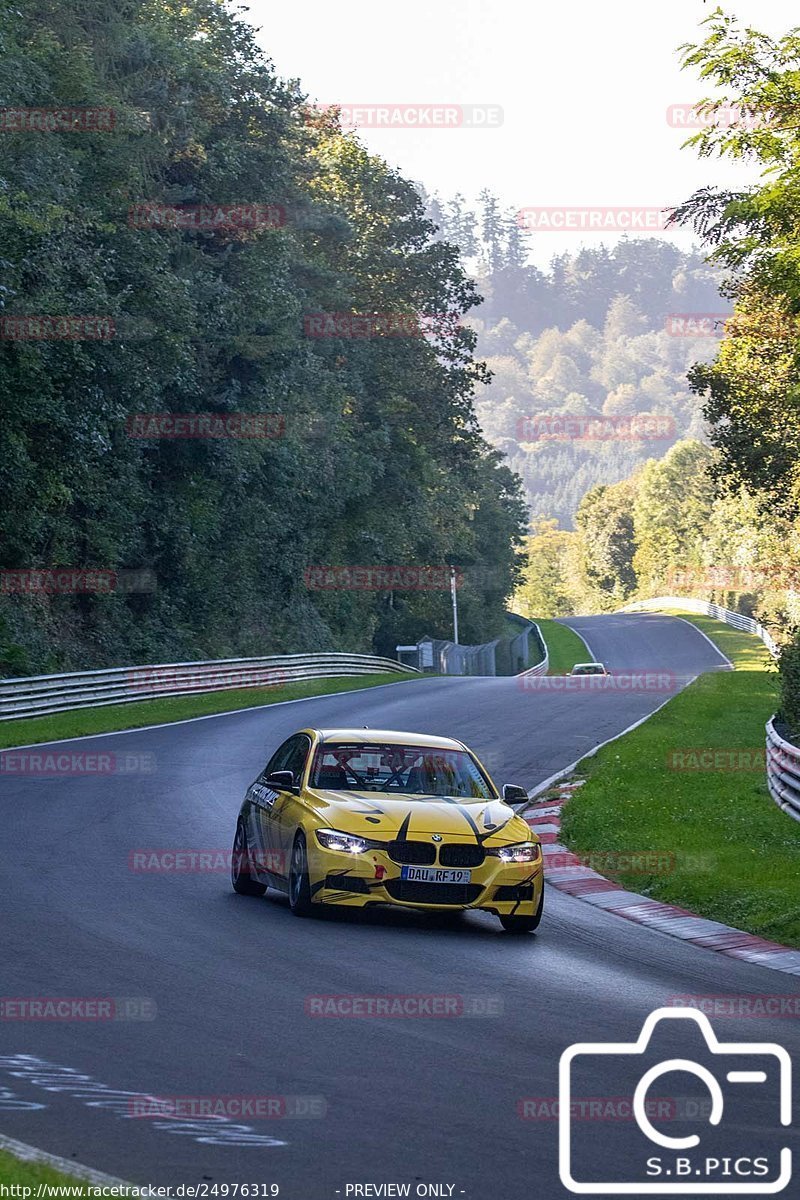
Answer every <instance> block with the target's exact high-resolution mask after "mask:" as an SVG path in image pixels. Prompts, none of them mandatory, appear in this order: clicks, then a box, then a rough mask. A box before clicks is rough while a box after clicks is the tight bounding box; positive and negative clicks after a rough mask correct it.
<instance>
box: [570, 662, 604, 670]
mask: <svg viewBox="0 0 800 1200" xmlns="http://www.w3.org/2000/svg"><path fill="white" fill-rule="evenodd" d="M603 665H604V664H603V663H601V662H585V663H575V667H602V666H603ZM575 667H573V668H572V669H573V671H574V670H575Z"/></svg>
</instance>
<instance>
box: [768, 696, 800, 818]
mask: <svg viewBox="0 0 800 1200" xmlns="http://www.w3.org/2000/svg"><path fill="white" fill-rule="evenodd" d="M767 787H768V788H769V794H770V796H772V799H773V800H774V801H775V803H776V804H777V805H778V808H780V809H783V811H784V812H785V813H788V814H789V816H790V817H794V819H795V821H800V746H793V745H792V743H791V742H787V741H786V740H785V739H784V738H782V737H781V735H780V734H779V733H778V731H777V729H776V728H775V718H774V717H770V719H769V721H767Z"/></svg>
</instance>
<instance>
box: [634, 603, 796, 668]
mask: <svg viewBox="0 0 800 1200" xmlns="http://www.w3.org/2000/svg"><path fill="white" fill-rule="evenodd" d="M661 608H683V609H685V610H686V611H687V612H695V613H704V614H705V615H706V616H707V617H716V618H717V620H718V621H724V622H725V624H726V625H732V626H733V628H734V629H741V630H742V631H743V632H744V633H754V634H755V635H756V637H760V638H761V640H762V642H763V643H764V645H765V646H766V647H767V649H768V650H769V652H770V654H771V655H772V657H773V658H777V657H778V654H779V653H780V647H779V646H778V644H777V642H776V641H775V639H774V638H773V637H772V635H771V634H770V632H769V630H767V629H765V628H764V626H763V625H759V623H758V621H754V620H753V618H752V617H744V616H742V614H741V613H737V612H732V610H731V609H729V608H721V607H720V605H719V604H712V603H711V601H710V600H695V599H693V597H691V596H656V597H655V598H654V599H653V600H637V601H636V602H635V603H634V604H626V605H625V607H624V608H620V609H617V611H618V612H647V611H654V610H658V609H661Z"/></svg>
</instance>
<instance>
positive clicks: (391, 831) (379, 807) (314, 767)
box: [232, 729, 544, 933]
mask: <svg viewBox="0 0 800 1200" xmlns="http://www.w3.org/2000/svg"><path fill="white" fill-rule="evenodd" d="M526 799H527V794H526V792H525V790H524V789H523V788H521V787H516V786H514V785H513V784H506V785H505V787H504V788H503V796H502V799H501V797H500V794H499V792H498V790H497V788H496V787H495V785H494V784H493V783H492V780H491V779H490V777H489V775H488V773H487V772H486V770H485V769H484V768H483V767H482V766H481V764H480V762H479V761H478V759H477V758H476V757H475V755H474V754H473V753H472V752H471V751H470V750H468V749H467V747H466V746H464V745H463V744H462V743H461V742H457V741H454V740H453V739H451V738H440V737H429V736H428V735H427V734H418V733H398V732H394V731H392V732H387V731H382V730H380V731H379V730H372V729H303V730H301V731H300V732H299V733H295V734H293V736H292V737H290V738H288V739H287V740H286V741H285V742H284V743H283V745H281V746H279V747H278V749H277V750H276V751H275V753H274V754H273V756H272V758H271V759H270V760H269V762H268V763H267V765H266V766H265V768H264V770H263V771H262V772H261V774H260V775H259V776H258V778H257V779H256V780H255V781H254V782H253V783H252V784H251V785H250V787H249V788H248V789H247V793H246V795H245V798H244V801H243V803H242V806H241V809H240V812H239V819H238V821H237V825H236V837H235V840H234V845H233V856H232V881H233V887H234V890H235V891H237V892H239V893H240V894H243V895H248V896H263V895H264V893H265V892H266V890H267V888H268V887H272V888H276V889H277V890H279V891H282V892H284V893H286V894H287V895H288V897H289V907H290V908H291V910H292V912H293V913H296V914H297V916H301V917H305V916H310V915H311V914H313V913H314V911H315V910H316V909H317V906H318V905H339V906H341V905H346V906H348V907H356V908H360V907H363V906H364V905H366V904H398V905H402V906H404V907H410V908H418V909H427V910H431V911H441V910H443V909H447V910H453V909H469V908H477V909H482V910H484V911H486V912H491V913H495V914H496V915H497V916H498V917H499V918H500V921H501V923H502V925H503V928H504V929H506V930H507V931H508V932H509V933H527V932H530V931H531V930H533V929H536V927H537V926H538V924H539V922H540V920H541V917H542V905H543V901H544V890H543V878H542V876H543V871H542V848H541V845H540V843H539V838H538V837H537V836H536V834H535V833H533V832H532V830H531V829H530V828H529V827H528V826H527V825H526V823H525V821H523V819H522V817H520V816H518V815H517V814H516V813H515V811H514V809H513V808H512V807H511V804H516V803H521V802H523V801H524V800H526Z"/></svg>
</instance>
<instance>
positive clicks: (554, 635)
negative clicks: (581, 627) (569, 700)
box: [536, 620, 591, 675]
mask: <svg viewBox="0 0 800 1200" xmlns="http://www.w3.org/2000/svg"><path fill="white" fill-rule="evenodd" d="M536 624H537V625H538V626H539V628H540V629H541V631H542V637H543V638H544V640H545V642H546V643H547V649H548V651H549V653H550V674H551V675H566V674H567V672H568V671H571V670H572V668H573V667H574V666H575V663H576V662H586V661H587V659H589V658H590V657H591V655H590V654H589V652H588V651H587V649H586V645H585V643H584V642H583V641H582V640H581V639H580V638H579V637H578V635H577V633H574V632H573V631H572V630H571V629H570V628H569V627H568V626H567V625H559V624H558V622H557V621H545V620H542V621H537V622H536Z"/></svg>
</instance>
